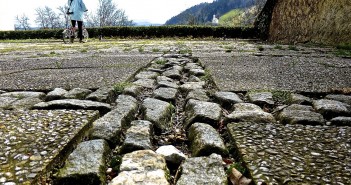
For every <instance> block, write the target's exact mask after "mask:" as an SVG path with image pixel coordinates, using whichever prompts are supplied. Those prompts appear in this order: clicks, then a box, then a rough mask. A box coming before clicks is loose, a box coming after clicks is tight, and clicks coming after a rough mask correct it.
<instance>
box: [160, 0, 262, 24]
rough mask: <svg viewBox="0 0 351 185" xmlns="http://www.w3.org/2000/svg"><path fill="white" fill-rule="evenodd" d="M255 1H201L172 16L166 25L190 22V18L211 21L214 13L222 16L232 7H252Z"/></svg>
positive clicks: (198, 21) (200, 21) (201, 21)
mask: <svg viewBox="0 0 351 185" xmlns="http://www.w3.org/2000/svg"><path fill="white" fill-rule="evenodd" d="M255 1H257V0H252V1H247V0H216V1H213V2H212V3H201V4H199V5H195V6H193V7H191V8H189V9H187V10H185V11H183V12H181V13H180V14H178V15H177V16H174V17H172V18H171V19H170V20H168V21H167V22H166V25H175V24H183V25H184V24H189V20H196V21H197V24H206V23H210V22H211V21H212V17H213V15H216V16H217V17H220V16H222V15H224V14H225V13H227V12H229V11H230V10H232V9H236V8H245V7H250V6H252V5H253V4H254V3H255ZM190 18H191V19H190Z"/></svg>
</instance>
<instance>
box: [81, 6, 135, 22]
mask: <svg viewBox="0 0 351 185" xmlns="http://www.w3.org/2000/svg"><path fill="white" fill-rule="evenodd" d="M86 19H87V21H86V26H88V27H104V26H132V25H133V22H132V21H129V20H128V17H127V16H126V15H125V12H124V10H121V9H118V8H117V5H116V4H115V3H113V2H112V0H99V6H98V9H97V11H96V12H95V13H90V14H89V15H87V16H86Z"/></svg>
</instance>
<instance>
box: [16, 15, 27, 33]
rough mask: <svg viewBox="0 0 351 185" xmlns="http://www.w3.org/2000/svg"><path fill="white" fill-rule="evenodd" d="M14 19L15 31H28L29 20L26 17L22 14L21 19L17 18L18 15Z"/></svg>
mask: <svg viewBox="0 0 351 185" xmlns="http://www.w3.org/2000/svg"><path fill="white" fill-rule="evenodd" d="M15 19H16V24H15V29H16V30H17V29H23V30H29V29H30V26H29V18H28V16H27V15H25V14H22V16H21V17H19V16H18V15H17V16H16V17H15Z"/></svg>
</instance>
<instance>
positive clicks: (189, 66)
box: [184, 62, 202, 72]
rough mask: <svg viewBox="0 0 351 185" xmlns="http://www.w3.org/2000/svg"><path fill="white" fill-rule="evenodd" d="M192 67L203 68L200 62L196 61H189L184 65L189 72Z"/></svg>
mask: <svg viewBox="0 0 351 185" xmlns="http://www.w3.org/2000/svg"><path fill="white" fill-rule="evenodd" d="M191 69H202V67H201V66H200V65H199V64H198V63H194V62H189V63H187V64H185V66H184V70H185V71H187V72H188V71H190V70H191Z"/></svg>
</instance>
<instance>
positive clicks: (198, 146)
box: [188, 123, 229, 157]
mask: <svg viewBox="0 0 351 185" xmlns="http://www.w3.org/2000/svg"><path fill="white" fill-rule="evenodd" d="M188 139H189V141H190V142H191V147H190V148H191V152H192V156H194V157H198V156H208V155H211V154H212V153H216V154H219V155H222V156H227V155H228V154H229V153H228V150H227V148H226V146H225V144H224V142H223V140H222V138H221V136H220V135H219V133H218V132H217V131H216V129H214V128H213V127H212V126H211V125H208V124H205V123H194V124H192V125H191V126H190V128H189V130H188Z"/></svg>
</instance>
